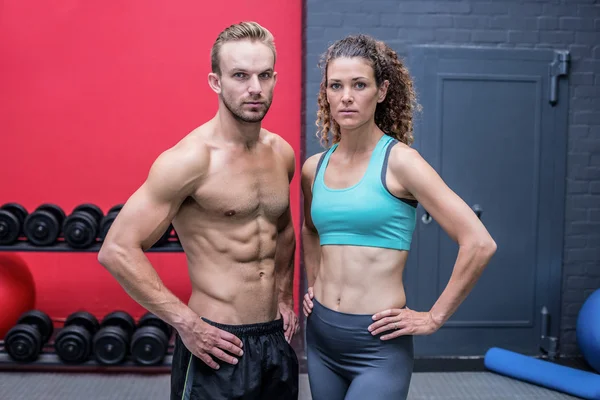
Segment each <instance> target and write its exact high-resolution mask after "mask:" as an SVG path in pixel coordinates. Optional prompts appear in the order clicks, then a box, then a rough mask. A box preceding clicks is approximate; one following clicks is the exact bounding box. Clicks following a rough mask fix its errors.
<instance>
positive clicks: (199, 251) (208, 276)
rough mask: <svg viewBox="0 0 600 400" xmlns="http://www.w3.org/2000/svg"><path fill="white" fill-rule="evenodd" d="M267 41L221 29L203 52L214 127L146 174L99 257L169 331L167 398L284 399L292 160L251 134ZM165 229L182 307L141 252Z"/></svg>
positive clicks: (258, 29)
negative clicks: (179, 260) (182, 285)
mask: <svg viewBox="0 0 600 400" xmlns="http://www.w3.org/2000/svg"><path fill="white" fill-rule="evenodd" d="M275 58H276V52H275V45H274V42H273V36H272V35H271V33H270V32H269V31H268V30H266V29H265V28H263V27H262V26H260V25H259V24H257V23H254V22H243V23H240V24H237V25H232V26H230V27H228V28H227V29H225V30H224V31H223V32H221V34H220V35H219V36H218V38H217V40H216V42H215V43H214V45H213V48H212V51H211V63H212V72H211V73H210V74H209V75H208V83H209V85H210V87H211V88H212V90H214V91H215V93H217V94H218V100H219V109H218V112H217V114H216V115H215V116H214V118H213V119H212V120H210V121H208V122H207V123H205V124H204V125H202V126H200V127H199V128H197V129H195V130H194V131H192V132H191V133H190V134H188V135H187V136H186V137H185V138H183V139H182V140H181V141H180V142H179V143H178V144H176V145H175V146H174V147H173V148H171V149H169V150H167V151H165V152H164V153H163V154H161V155H160V156H159V157H158V158H157V159H156V161H155V162H154V164H153V165H152V167H151V169H150V172H149V174H148V178H147V180H146V181H145V182H144V183H143V185H142V186H141V187H140V188H139V189H138V190H137V191H136V192H135V193H134V194H133V195H132V196H131V198H130V199H129V200H128V201H127V203H126V204H125V206H124V207H123V209H122V210H121V212H120V213H119V216H118V217H117V219H116V220H115V221H114V223H113V225H112V227H111V229H110V231H109V233H108V235H107V237H106V239H105V242H104V244H103V246H102V249H101V250H100V253H99V255H98V260H99V261H100V263H101V264H102V265H103V266H104V267H106V268H107V269H108V271H110V273H111V274H112V275H113V276H114V277H115V278H116V279H117V280H118V281H119V283H120V284H121V285H122V286H123V288H124V289H125V290H126V291H127V293H128V294H129V295H130V296H131V297H132V298H133V299H134V300H136V301H137V302H138V303H139V304H141V305H142V306H143V307H144V308H146V309H147V310H149V311H151V312H152V313H154V314H156V315H157V316H158V317H160V318H161V319H163V320H164V321H166V322H167V323H169V324H170V325H171V326H173V327H174V328H175V329H176V331H177V335H176V343H175V350H174V354H173V362H172V373H171V399H190V398H193V399H233V398H235V399H238V398H239V399H242V398H243V399H295V398H297V395H298V360H297V358H296V355H295V353H294V350H293V349H292V347H291V346H290V344H289V342H290V340H291V338H292V335H293V334H294V333H295V332H296V331H297V329H298V319H297V317H296V315H295V314H294V312H293V304H292V302H293V299H292V281H293V255H294V251H295V247H296V242H295V234H294V229H293V225H292V218H291V213H290V207H289V183H290V181H291V179H292V177H293V175H294V167H295V158H294V152H293V149H292V148H291V146H290V145H289V144H288V143H287V142H286V141H284V140H283V139H282V138H281V137H280V136H278V135H276V134H274V133H271V132H268V131H266V130H265V129H262V128H261V121H262V119H263V118H264V116H265V114H266V113H267V111H268V109H269V107H270V105H271V100H272V97H273V89H274V87H275V82H276V78H277V74H276V72H275V71H274V66H275ZM171 222H172V224H173V226H174V228H175V230H176V231H177V234H178V236H179V240H180V242H181V245H182V247H183V249H184V251H185V253H186V256H187V260H188V270H189V275H190V280H191V284H192V295H191V297H190V299H189V302H188V304H187V305H186V304H184V303H182V302H181V301H180V300H179V298H177V297H176V296H175V295H173V294H172V293H171V292H170V291H169V290H168V289H167V288H166V287H165V286H164V285H163V283H162V282H161V280H160V278H159V276H158V274H157V273H156V271H155V270H154V268H153V267H152V266H151V264H150V263H149V261H148V259H147V258H146V256H145V254H144V252H143V251H144V250H147V249H149V248H150V247H151V246H152V245H153V244H154V243H155V242H156V241H157V239H158V238H159V237H160V236H161V235H162V234H163V232H165V230H166V229H167V227H168V225H169V224H170V223H171Z"/></svg>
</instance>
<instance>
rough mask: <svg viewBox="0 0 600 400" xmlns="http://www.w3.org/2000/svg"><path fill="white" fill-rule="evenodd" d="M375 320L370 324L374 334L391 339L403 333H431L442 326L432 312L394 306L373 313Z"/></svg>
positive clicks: (370, 330) (383, 338) (370, 329)
mask: <svg viewBox="0 0 600 400" xmlns="http://www.w3.org/2000/svg"><path fill="white" fill-rule="evenodd" d="M373 320H374V321H375V322H374V323H372V324H371V325H369V332H371V334H372V335H379V334H380V333H385V335H383V336H381V338H380V339H381V340H389V339H394V338H397V337H398V336H403V335H430V334H432V333H434V332H436V331H437V330H438V329H439V328H440V326H439V325H438V324H437V323H436V322H435V321H434V320H433V317H432V315H431V313H430V312H419V311H414V310H411V309H409V308H408V307H405V308H392V309H389V310H385V311H381V312H378V313H376V314H375V315H373Z"/></svg>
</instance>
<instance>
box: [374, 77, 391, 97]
mask: <svg viewBox="0 0 600 400" xmlns="http://www.w3.org/2000/svg"><path fill="white" fill-rule="evenodd" d="M389 86H390V81H388V80H385V81H383V83H382V84H381V85H380V86H379V90H378V93H377V102H378V103H381V102H382V101H384V100H385V96H386V95H387V90H388V87H389Z"/></svg>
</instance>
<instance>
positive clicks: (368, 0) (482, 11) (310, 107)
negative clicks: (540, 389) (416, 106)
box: [304, 0, 600, 355]
mask: <svg viewBox="0 0 600 400" xmlns="http://www.w3.org/2000/svg"><path fill="white" fill-rule="evenodd" d="M305 7H306V17H305V19H306V28H305V29H306V31H305V36H306V44H305V46H306V52H305V54H306V64H305V68H306V71H305V76H306V81H305V82H306V83H305V84H306V88H305V93H306V98H305V102H306V108H305V113H306V114H305V125H306V126H305V132H304V134H305V137H306V150H305V157H308V156H310V155H312V154H314V153H316V152H319V151H322V149H321V148H320V146H319V143H318V141H317V140H316V138H315V118H316V110H317V107H316V99H317V94H318V90H319V82H320V71H319V70H318V68H317V63H318V59H319V55H320V54H321V53H322V52H323V51H324V50H325V49H326V47H327V45H328V44H330V43H331V42H333V41H335V40H337V39H339V38H341V37H342V36H344V35H347V34H351V33H359V32H360V33H367V34H370V35H373V36H375V37H377V38H378V39H381V40H384V41H386V42H387V43H388V44H390V45H391V46H392V47H394V48H395V49H396V50H397V51H398V52H399V53H400V54H401V55H405V54H406V51H407V45H409V44H432V43H439V44H469V45H481V46H498V47H515V48H524V47H525V48H532V47H543V48H557V49H567V50H569V51H570V52H571V60H572V63H571V71H570V76H569V88H570V105H569V109H570V111H569V132H568V136H569V139H568V158H567V193H566V196H567V200H566V221H565V240H564V261H563V265H564V268H563V294H562V295H563V300H562V301H563V307H562V322H561V326H562V328H561V338H560V339H561V340H560V341H561V351H562V353H563V354H566V355H573V354H578V349H577V345H576V338H575V324H576V319H577V313H578V312H579V309H580V308H581V305H582V304H583V302H584V301H585V299H586V298H587V296H589V294H591V293H592V291H593V290H595V289H596V288H599V287H600V261H599V260H600V2H599V1H598V0H554V1H552V0H494V1H493V2H492V1H477V0H437V1H432V0H410V1H407V0H307V1H306V5H305Z"/></svg>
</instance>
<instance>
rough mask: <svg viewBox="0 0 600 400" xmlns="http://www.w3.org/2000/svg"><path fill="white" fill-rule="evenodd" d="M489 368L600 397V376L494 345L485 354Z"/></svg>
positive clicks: (543, 384)
mask: <svg viewBox="0 0 600 400" xmlns="http://www.w3.org/2000/svg"><path fill="white" fill-rule="evenodd" d="M484 365H485V367H486V368H487V369H489V370H491V371H494V372H497V373H499V374H502V375H506V376H509V377H511V378H515V379H519V380H522V381H525V382H529V383H533V384H536V385H539V386H544V387H546V388H548V389H553V390H557V391H560V392H563V393H567V394H571V395H574V396H579V397H582V398H584V399H591V400H600V375H598V374H595V373H593V372H587V371H582V370H578V369H574V368H569V367H565V366H563V365H558V364H554V363H551V362H549V361H544V360H539V359H536V358H533V357H528V356H524V355H522V354H519V353H515V352H512V351H509V350H504V349H500V348H498V347H492V348H490V349H489V350H488V351H487V352H486V353H485V358H484Z"/></svg>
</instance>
